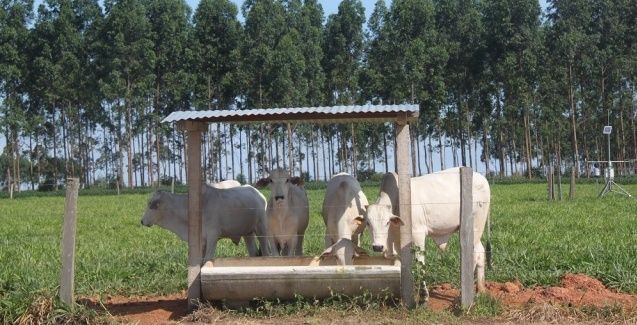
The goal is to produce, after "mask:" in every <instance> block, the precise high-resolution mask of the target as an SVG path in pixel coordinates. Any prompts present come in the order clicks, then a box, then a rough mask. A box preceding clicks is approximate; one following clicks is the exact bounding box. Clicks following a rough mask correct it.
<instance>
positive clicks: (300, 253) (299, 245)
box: [294, 234, 304, 256]
mask: <svg viewBox="0 0 637 325" xmlns="http://www.w3.org/2000/svg"><path fill="white" fill-rule="evenodd" d="M303 238H304V236H303V234H299V235H298V236H297V241H296V249H295V250H294V256H303Z"/></svg>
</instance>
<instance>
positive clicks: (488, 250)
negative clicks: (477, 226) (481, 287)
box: [485, 208, 493, 270]
mask: <svg viewBox="0 0 637 325" xmlns="http://www.w3.org/2000/svg"><path fill="white" fill-rule="evenodd" d="M485 250H486V259H487V269H488V270H492V269H493V263H492V261H493V259H492V251H491V209H490V208H489V212H487V247H486V248H485Z"/></svg>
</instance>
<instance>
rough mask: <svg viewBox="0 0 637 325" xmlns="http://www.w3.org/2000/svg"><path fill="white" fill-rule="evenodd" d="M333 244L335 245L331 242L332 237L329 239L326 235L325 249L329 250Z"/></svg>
mask: <svg viewBox="0 0 637 325" xmlns="http://www.w3.org/2000/svg"><path fill="white" fill-rule="evenodd" d="M334 244H335V243H334V242H333V241H332V237H330V236H329V235H328V234H325V249H328V248H330V247H331V246H332V245H334Z"/></svg>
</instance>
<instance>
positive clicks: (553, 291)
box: [84, 274, 637, 324]
mask: <svg viewBox="0 0 637 325" xmlns="http://www.w3.org/2000/svg"><path fill="white" fill-rule="evenodd" d="M487 291H488V293H489V294H490V295H491V296H493V297H495V298H497V299H498V300H500V301H501V302H502V304H503V305H504V306H509V307H519V306H522V305H526V304H547V303H548V304H557V305H567V306H575V307H577V306H597V307H602V306H609V305H620V306H623V307H624V308H636V307H637V295H630V294H624V293H620V292H616V291H613V290H610V289H608V288H606V287H605V286H604V285H603V284H602V283H601V282H600V281H599V280H597V279H594V278H591V277H589V276H587V275H583V274H566V275H565V276H564V277H563V278H562V281H561V283H560V285H559V286H556V287H534V288H524V287H523V286H522V284H521V283H520V282H518V281H515V282H505V283H498V282H487ZM429 292H430V298H429V301H428V302H427V306H428V307H429V308H431V309H433V310H445V309H450V308H452V306H453V304H454V302H455V301H456V300H457V299H458V297H459V295H460V290H459V289H457V288H455V287H453V286H452V285H451V284H442V285H436V286H434V287H433V288H431V289H430V290H429ZM84 304H86V305H88V306H90V307H92V308H95V309H97V310H103V309H104V308H106V310H108V312H109V313H110V314H111V315H113V316H114V317H115V319H116V320H117V321H121V322H132V323H139V324H165V323H174V322H176V321H179V320H180V319H181V318H182V317H183V316H185V315H186V296H185V292H182V293H180V294H174V295H169V296H161V297H146V296H140V297H107V298H106V299H105V300H103V301H101V304H100V301H99V300H98V299H96V298H89V299H85V300H84ZM101 306H103V308H102V307H101Z"/></svg>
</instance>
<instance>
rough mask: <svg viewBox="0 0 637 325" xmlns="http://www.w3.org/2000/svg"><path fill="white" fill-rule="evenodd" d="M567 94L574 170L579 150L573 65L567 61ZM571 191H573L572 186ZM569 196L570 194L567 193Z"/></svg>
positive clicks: (578, 163) (577, 161)
mask: <svg viewBox="0 0 637 325" xmlns="http://www.w3.org/2000/svg"><path fill="white" fill-rule="evenodd" d="M568 82H569V83H568V94H569V102H570V115H571V116H570V117H571V127H572V132H573V133H572V135H571V136H572V138H571V139H572V141H573V143H572V146H573V168H574V169H575V170H579V165H580V162H579V152H578V146H577V123H576V118H575V90H574V89H573V66H572V64H571V63H570V62H569V64H568ZM571 175H574V174H571ZM572 191H575V189H574V188H573V189H572ZM569 196H570V195H569Z"/></svg>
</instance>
